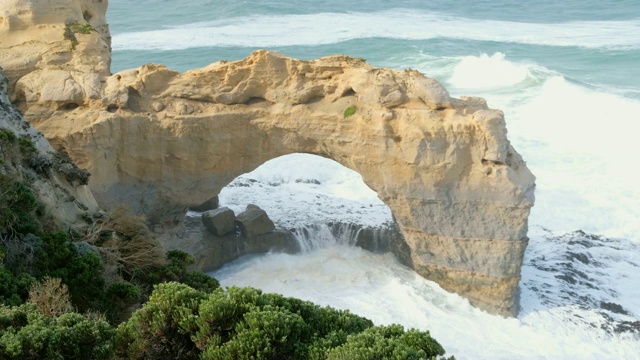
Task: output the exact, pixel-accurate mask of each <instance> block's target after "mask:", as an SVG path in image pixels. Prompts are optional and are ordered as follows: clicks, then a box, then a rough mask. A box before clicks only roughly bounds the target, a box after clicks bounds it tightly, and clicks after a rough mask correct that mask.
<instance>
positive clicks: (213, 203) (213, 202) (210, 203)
mask: <svg viewBox="0 0 640 360" xmlns="http://www.w3.org/2000/svg"><path fill="white" fill-rule="evenodd" d="M218 205H220V200H219V199H218V195H216V196H214V197H212V198H211V199H209V200H207V201H205V202H203V203H202V204H200V205H198V206H192V207H190V208H189V209H191V210H193V211H198V212H202V211H208V210H213V209H217V208H218Z"/></svg>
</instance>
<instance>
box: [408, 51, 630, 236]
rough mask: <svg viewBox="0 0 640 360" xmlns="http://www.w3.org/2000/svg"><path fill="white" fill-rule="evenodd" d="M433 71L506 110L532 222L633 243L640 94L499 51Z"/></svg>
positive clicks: (459, 90)
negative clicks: (527, 176) (530, 196)
mask: <svg viewBox="0 0 640 360" xmlns="http://www.w3.org/2000/svg"><path fill="white" fill-rule="evenodd" d="M429 65H431V63H427V64H426V66H425V67H418V69H419V70H422V71H424V72H427V73H428V72H429V70H430V68H428V66H429ZM438 71H439V74H440V76H441V79H443V82H444V83H445V85H446V86H447V88H448V89H449V90H450V91H451V93H452V95H454V96H460V95H473V96H482V97H485V98H486V99H487V101H488V103H489V106H490V107H493V108H498V109H501V110H503V111H504V112H505V118H506V121H507V128H508V130H509V138H510V139H511V141H512V143H513V145H514V146H515V148H516V150H517V151H518V152H519V153H520V154H522V155H523V157H524V159H525V160H526V162H527V165H528V166H529V168H530V169H531V170H532V172H533V173H534V174H535V175H536V177H537V180H536V185H537V186H536V205H535V207H534V208H533V210H532V213H531V217H530V222H531V223H532V224H537V225H541V226H545V227H547V228H550V229H552V230H554V231H555V232H557V233H559V234H562V233H565V232H569V231H574V230H578V229H581V230H584V231H588V232H592V233H597V234H604V235H606V236H611V237H624V238H629V239H632V240H634V241H639V242H640V222H638V220H637V219H640V206H638V204H640V187H638V186H637V179H636V177H635V176H633V174H632V172H633V170H632V169H633V168H635V166H636V165H635V164H637V163H638V159H637V154H638V153H640V143H638V142H637V140H636V139H637V134H639V133H640V122H639V121H638V119H637V115H638V114H640V101H638V100H635V99H630V98H626V97H623V96H620V95H616V94H612V93H608V92H605V91H604V90H603V89H601V88H598V87H595V86H590V85H588V84H582V83H578V82H575V81H571V80H567V79H566V78H564V77H563V76H560V75H558V74H557V73H555V72H553V71H551V70H549V69H545V68H543V67H541V66H539V65H536V64H524V63H517V62H512V61H509V60H507V59H506V57H505V56H504V55H503V54H501V53H496V54H494V55H487V54H483V55H480V56H466V57H462V58H457V59H456V60H455V61H449V62H448V63H446V64H445V67H444V68H441V69H439V70H438Z"/></svg>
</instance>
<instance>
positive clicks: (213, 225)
mask: <svg viewBox="0 0 640 360" xmlns="http://www.w3.org/2000/svg"><path fill="white" fill-rule="evenodd" d="M235 220H236V214H235V213H234V212H233V210H231V209H229V208H227V207H221V208H219V209H215V210H209V211H206V212H204V213H203V214H202V224H203V225H204V226H205V227H206V228H207V230H209V231H210V232H211V233H212V234H214V235H216V236H224V235H225V234H228V233H232V232H234V231H235V230H236V225H235Z"/></svg>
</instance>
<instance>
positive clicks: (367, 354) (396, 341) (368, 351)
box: [327, 325, 445, 360]
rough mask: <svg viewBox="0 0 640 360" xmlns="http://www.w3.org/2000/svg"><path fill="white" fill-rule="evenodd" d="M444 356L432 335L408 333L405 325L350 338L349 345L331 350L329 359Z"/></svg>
mask: <svg viewBox="0 0 640 360" xmlns="http://www.w3.org/2000/svg"><path fill="white" fill-rule="evenodd" d="M444 353H445V352H444V349H443V348H442V346H440V344H439V343H438V342H437V341H436V340H435V339H433V338H432V337H431V336H430V335H429V332H420V331H418V330H415V329H412V330H409V331H407V332H405V331H404V328H403V327H402V326H401V325H391V326H375V327H372V328H369V329H366V330H365V331H363V332H361V333H359V334H355V335H350V336H349V337H348V338H347V342H346V343H344V344H343V345H340V346H338V347H336V348H334V349H331V350H329V352H328V356H327V360H347V359H348V360H377V359H397V360H420V359H433V360H435V359H437V358H438V357H439V356H442V355H444Z"/></svg>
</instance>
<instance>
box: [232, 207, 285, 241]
mask: <svg viewBox="0 0 640 360" xmlns="http://www.w3.org/2000/svg"><path fill="white" fill-rule="evenodd" d="M236 225H238V227H239V228H240V233H241V234H242V236H243V237H245V238H252V237H255V236H258V235H262V234H266V233H268V232H270V231H273V230H275V229H276V226H275V225H274V224H273V221H271V219H269V216H268V215H267V213H266V212H265V211H264V210H262V209H260V208H259V207H258V206H256V205H253V204H249V205H247V209H246V210H245V211H243V212H242V213H241V214H240V215H238V217H237V219H236Z"/></svg>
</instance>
